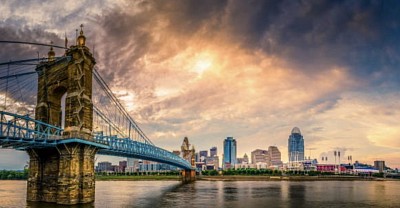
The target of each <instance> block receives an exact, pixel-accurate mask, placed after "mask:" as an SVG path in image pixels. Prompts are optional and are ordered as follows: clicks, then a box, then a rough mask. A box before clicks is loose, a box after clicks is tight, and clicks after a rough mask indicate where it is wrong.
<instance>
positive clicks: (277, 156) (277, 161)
mask: <svg viewBox="0 0 400 208" xmlns="http://www.w3.org/2000/svg"><path fill="white" fill-rule="evenodd" d="M268 154H269V159H270V162H269V165H272V166H282V160H281V152H280V151H279V149H278V147H276V146H270V147H268Z"/></svg>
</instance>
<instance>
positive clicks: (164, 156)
mask: <svg viewBox="0 0 400 208" xmlns="http://www.w3.org/2000/svg"><path fill="white" fill-rule="evenodd" d="M94 140H95V142H97V143H101V144H105V145H108V146H109V147H110V148H109V149H105V150H100V153H101V151H103V152H104V153H108V154H112V155H115V154H117V155H121V156H131V157H137V158H143V157H145V159H147V160H152V161H156V162H162V163H167V164H172V165H175V166H178V167H180V168H184V169H190V168H191V164H190V163H189V162H188V161H186V160H184V159H183V158H181V157H179V156H178V155H175V154H173V153H172V152H170V151H167V150H164V149H162V148H159V147H156V146H154V145H151V144H146V143H143V142H138V141H134V140H131V139H129V138H124V139H121V138H117V136H105V135H102V134H101V133H96V134H95V136H94Z"/></svg>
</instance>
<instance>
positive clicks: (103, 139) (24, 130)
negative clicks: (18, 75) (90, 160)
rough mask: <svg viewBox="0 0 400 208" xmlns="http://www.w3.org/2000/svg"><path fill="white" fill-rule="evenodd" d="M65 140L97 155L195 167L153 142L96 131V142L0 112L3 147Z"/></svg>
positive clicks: (46, 145)
mask: <svg viewBox="0 0 400 208" xmlns="http://www.w3.org/2000/svg"><path fill="white" fill-rule="evenodd" d="M66 143H82V144H86V145H91V146H96V147H98V148H99V151H98V154H103V155H112V156H120V157H132V158H138V159H144V160H151V161H155V162H160V163H166V164H169V165H173V166H176V167H179V168H182V169H185V170H190V169H192V167H191V164H190V163H189V162H188V161H186V160H184V159H183V158H181V157H179V156H177V155H175V154H173V153H172V152H169V151H167V150H164V149H162V148H159V147H156V146H154V145H152V144H148V143H144V142H138V141H133V140H131V139H130V138H118V137H117V136H105V135H103V134H101V133H97V134H95V135H94V137H93V141H89V140H83V139H79V138H64V137H63V129H61V128H59V127H57V126H52V125H50V124H46V123H43V122H41V121H37V120H34V119H32V118H30V117H28V116H21V115H17V114H13V113H8V112H4V111H0V147H1V148H13V149H17V150H26V149H29V148H49V147H55V146H57V145H61V144H66Z"/></svg>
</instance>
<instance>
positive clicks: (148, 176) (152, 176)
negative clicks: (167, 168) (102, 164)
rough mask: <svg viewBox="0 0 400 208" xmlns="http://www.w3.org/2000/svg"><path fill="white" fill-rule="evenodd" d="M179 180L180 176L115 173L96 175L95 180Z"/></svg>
mask: <svg viewBox="0 0 400 208" xmlns="http://www.w3.org/2000/svg"><path fill="white" fill-rule="evenodd" d="M158 180H160V181H179V180H181V179H180V176H164V175H162V176H159V175H147V176H146V175H143V176H130V175H126V176H121V175H119V176H115V175H108V176H102V175H96V181H158Z"/></svg>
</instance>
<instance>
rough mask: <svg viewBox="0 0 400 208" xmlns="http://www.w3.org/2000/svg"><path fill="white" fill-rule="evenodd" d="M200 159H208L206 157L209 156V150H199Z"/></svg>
mask: <svg viewBox="0 0 400 208" xmlns="http://www.w3.org/2000/svg"><path fill="white" fill-rule="evenodd" d="M199 157H200V158H199V161H200V162H204V160H205V159H206V157H208V151H207V150H203V151H200V152H199Z"/></svg>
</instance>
